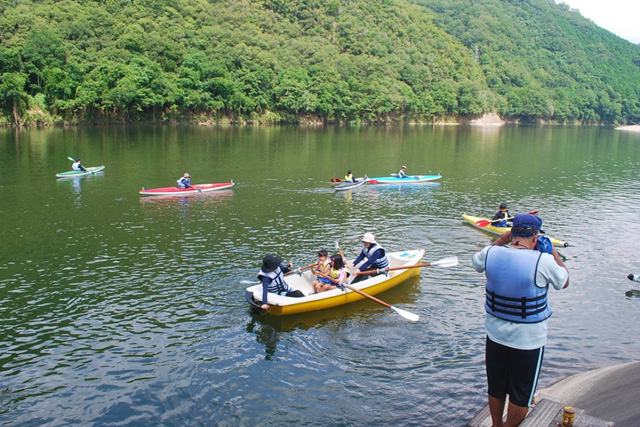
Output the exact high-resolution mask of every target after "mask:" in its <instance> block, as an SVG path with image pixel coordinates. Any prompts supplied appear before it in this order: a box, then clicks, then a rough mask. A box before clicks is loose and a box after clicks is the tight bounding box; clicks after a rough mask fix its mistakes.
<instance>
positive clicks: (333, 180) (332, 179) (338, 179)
mask: <svg viewBox="0 0 640 427" xmlns="http://www.w3.org/2000/svg"><path fill="white" fill-rule="evenodd" d="M331 182H342V180H341V179H340V178H331Z"/></svg>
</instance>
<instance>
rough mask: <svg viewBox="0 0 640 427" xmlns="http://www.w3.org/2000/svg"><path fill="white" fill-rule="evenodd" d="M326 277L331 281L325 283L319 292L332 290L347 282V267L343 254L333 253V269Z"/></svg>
mask: <svg viewBox="0 0 640 427" xmlns="http://www.w3.org/2000/svg"><path fill="white" fill-rule="evenodd" d="M323 276H324V275H323ZM325 277H326V279H327V280H328V281H329V283H324V284H323V285H322V287H321V288H320V290H319V291H318V292H325V291H330V290H332V289H335V288H337V287H338V286H340V285H342V284H344V283H346V282H347V269H346V267H345V265H344V260H343V259H342V255H340V254H333V255H331V270H330V271H329V274H328V275H326V276H325Z"/></svg>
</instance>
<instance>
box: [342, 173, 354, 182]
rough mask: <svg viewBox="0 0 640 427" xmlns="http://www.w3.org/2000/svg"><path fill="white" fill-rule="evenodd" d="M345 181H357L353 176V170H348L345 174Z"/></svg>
mask: <svg viewBox="0 0 640 427" xmlns="http://www.w3.org/2000/svg"><path fill="white" fill-rule="evenodd" d="M344 182H356V180H355V179H354V178H353V172H351V171H347V174H346V175H345V176H344Z"/></svg>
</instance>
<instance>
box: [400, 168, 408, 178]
mask: <svg viewBox="0 0 640 427" xmlns="http://www.w3.org/2000/svg"><path fill="white" fill-rule="evenodd" d="M406 170H407V167H406V166H404V165H403V166H402V167H401V168H400V170H399V171H398V178H409V177H408V176H407V174H406V173H405V171H406Z"/></svg>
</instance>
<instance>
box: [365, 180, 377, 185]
mask: <svg viewBox="0 0 640 427" xmlns="http://www.w3.org/2000/svg"><path fill="white" fill-rule="evenodd" d="M367 184H379V182H378V180H377V179H370V180H368V181H367Z"/></svg>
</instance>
